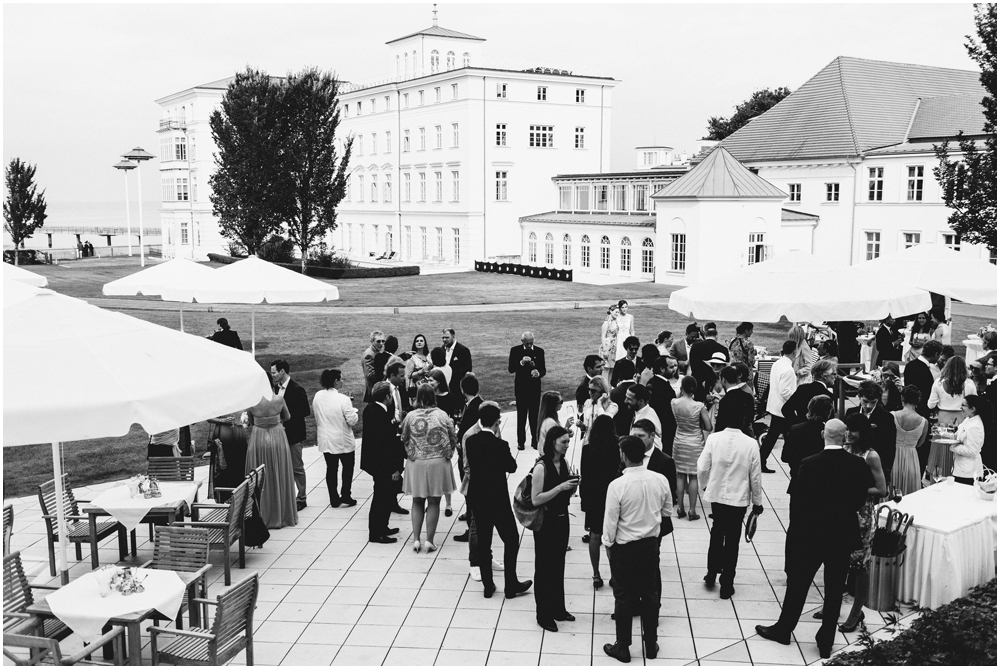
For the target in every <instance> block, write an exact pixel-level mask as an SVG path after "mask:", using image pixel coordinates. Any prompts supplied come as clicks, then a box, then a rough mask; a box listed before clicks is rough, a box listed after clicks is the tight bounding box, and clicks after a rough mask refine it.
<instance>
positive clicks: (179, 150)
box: [174, 137, 187, 160]
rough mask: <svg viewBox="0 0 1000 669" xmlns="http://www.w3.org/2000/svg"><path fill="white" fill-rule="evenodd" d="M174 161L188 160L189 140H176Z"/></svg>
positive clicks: (182, 138)
mask: <svg viewBox="0 0 1000 669" xmlns="http://www.w3.org/2000/svg"><path fill="white" fill-rule="evenodd" d="M174 160H187V139H185V138H184V137H175V138H174Z"/></svg>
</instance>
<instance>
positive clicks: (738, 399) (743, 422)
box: [715, 365, 757, 441]
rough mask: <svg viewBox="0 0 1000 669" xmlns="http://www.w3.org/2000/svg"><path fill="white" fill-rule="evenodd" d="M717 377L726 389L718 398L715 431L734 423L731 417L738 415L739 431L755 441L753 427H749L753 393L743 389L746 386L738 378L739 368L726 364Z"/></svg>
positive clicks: (753, 401)
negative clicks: (719, 398)
mask: <svg viewBox="0 0 1000 669" xmlns="http://www.w3.org/2000/svg"><path fill="white" fill-rule="evenodd" d="M719 377H720V378H721V379H722V387H723V388H725V389H726V394H725V395H723V396H722V399H721V400H719V413H718V415H717V416H716V418H715V431H716V432H722V430H724V429H725V428H726V426H732V425H734V424H735V423H734V422H733V420H731V417H733V416H738V417H739V419H740V420H739V422H740V424H739V429H740V431H741V432H743V434H745V435H746V436H748V437H750V438H751V439H753V440H754V441H756V440H757V438H756V437H754V435H753V429H752V428H751V427H750V426H751V424H752V423H753V413H754V408H755V407H756V402H755V400H754V397H753V395H751V394H750V393H748V392H746V391H745V390H744V389H743V388H744V387H745V386H746V382H744V381H742V380H741V379H740V370H739V369H737V368H736V367H733V366H732V365H727V366H726V367H723V368H722V371H721V372H719Z"/></svg>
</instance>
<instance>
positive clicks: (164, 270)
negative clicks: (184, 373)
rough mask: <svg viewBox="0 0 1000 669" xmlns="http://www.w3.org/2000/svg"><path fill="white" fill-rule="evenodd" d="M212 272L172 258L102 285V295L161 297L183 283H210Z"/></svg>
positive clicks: (182, 324)
mask: <svg viewBox="0 0 1000 669" xmlns="http://www.w3.org/2000/svg"><path fill="white" fill-rule="evenodd" d="M213 273H214V270H213V269H211V268H210V267H206V266H205V265H200V264H198V263H196V262H194V261H193V260H188V259H187V258H174V259H173V260H168V261H167V262H165V263H161V264H159V265H153V266H152V267H147V268H146V269H144V270H141V271H138V272H136V273H135V274H129V275H128V276H123V277H122V278H120V279H116V280H114V281H111V282H109V283H106V284H104V294H105V295H109V296H120V295H128V296H131V295H140V294H141V295H162V294H163V291H164V290H166V289H167V288H170V287H172V286H176V285H184V284H185V283H195V284H197V283H198V282H205V281H210V280H211V277H212V274H213ZM180 314H181V332H183V331H184V305H183V303H181V307H180Z"/></svg>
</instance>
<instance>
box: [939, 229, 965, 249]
mask: <svg viewBox="0 0 1000 669" xmlns="http://www.w3.org/2000/svg"><path fill="white" fill-rule="evenodd" d="M941 242H942V243H943V244H944V246H945V248H948V249H951V250H952V251H959V250H961V248H960V246H961V244H962V239H961V237H959V236H958V235H956V234H954V233H950V232H949V233H945V234H943V235H941Z"/></svg>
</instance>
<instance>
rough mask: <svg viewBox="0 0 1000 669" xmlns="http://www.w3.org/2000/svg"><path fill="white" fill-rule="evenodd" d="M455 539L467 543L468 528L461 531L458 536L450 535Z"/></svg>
mask: <svg viewBox="0 0 1000 669" xmlns="http://www.w3.org/2000/svg"><path fill="white" fill-rule="evenodd" d="M452 539H454V540H455V541H461V542H462V543H465V544H467V543H469V530H466V531H465V532H462V533H461V534H459V535H458V536H455V537H452Z"/></svg>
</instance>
